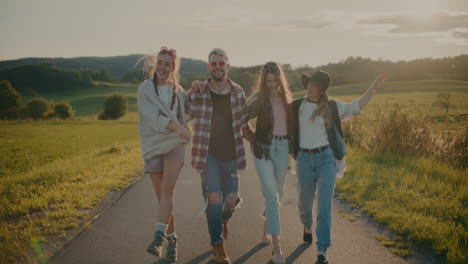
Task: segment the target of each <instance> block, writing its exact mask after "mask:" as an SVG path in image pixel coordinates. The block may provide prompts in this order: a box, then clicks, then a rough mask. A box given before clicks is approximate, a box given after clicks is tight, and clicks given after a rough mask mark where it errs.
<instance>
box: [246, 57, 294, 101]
mask: <svg viewBox="0 0 468 264" xmlns="http://www.w3.org/2000/svg"><path fill="white" fill-rule="evenodd" d="M269 73H271V74H273V75H274V76H275V78H276V79H277V80H278V81H279V83H280V84H279V86H280V96H281V98H282V99H283V103H284V104H285V105H286V104H289V103H291V102H292V101H293V96H292V93H291V90H289V83H288V80H287V79H286V75H285V74H284V71H283V68H282V67H281V65H280V64H278V63H276V62H267V63H265V65H263V67H262V69H261V70H260V73H259V74H258V78H257V82H256V84H255V87H254V89H253V90H254V92H253V93H252V95H251V96H250V97H252V96H254V95H255V94H258V97H259V101H260V107H261V108H262V109H263V107H265V106H266V105H267V102H268V101H269V100H270V89H268V87H267V86H266V77H267V75H268V74H269Z"/></svg>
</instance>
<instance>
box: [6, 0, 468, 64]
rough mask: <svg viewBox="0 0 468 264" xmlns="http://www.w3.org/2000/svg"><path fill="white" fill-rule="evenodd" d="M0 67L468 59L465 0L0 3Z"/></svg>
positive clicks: (35, 0) (59, 0)
mask: <svg viewBox="0 0 468 264" xmlns="http://www.w3.org/2000/svg"><path fill="white" fill-rule="evenodd" d="M0 33H1V36H2V38H1V45H0V60H8V59H17V58H23V57H66V58H68V57H79V56H114V55H128V54H149V53H154V52H156V51H158V50H159V48H160V47H161V46H169V47H171V48H175V49H176V50H177V53H178V54H179V55H180V56H182V57H187V58H194V59H202V60H205V61H206V60H207V58H206V57H207V54H208V53H209V51H210V50H211V49H212V48H215V47H221V48H224V49H225V50H227V52H228V53H229V56H230V60H231V63H232V64H233V65H236V66H250V65H258V64H262V63H265V62H267V61H270V60H273V61H277V62H280V63H290V64H292V65H294V66H298V65H303V64H308V65H311V66H317V65H321V64H326V63H329V62H338V61H340V60H342V59H346V58H347V57H348V56H362V57H369V58H373V59H378V58H382V59H389V60H393V61H395V60H409V59H414V58H426V57H434V58H440V57H445V56H455V55H459V54H462V53H465V54H468V1H466V0H445V1H442V0H387V1H380V0H327V1H323V0H322V1H314V0H297V1H296V0H289V1H285V0H280V1H276V0H230V1H228V0H189V1H177V0H166V1H159V0H134V1H128V0H74V1H70V0H0Z"/></svg>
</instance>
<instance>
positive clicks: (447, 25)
mask: <svg viewBox="0 0 468 264" xmlns="http://www.w3.org/2000/svg"><path fill="white" fill-rule="evenodd" d="M359 23H360V24H374V25H392V27H391V28H389V29H388V33H429V32H447V31H451V30H456V29H463V30H468V14H467V13H464V14H449V13H437V14H433V15H432V16H429V17H418V16H412V15H394V16H387V17H380V18H369V19H363V20H360V21H359ZM459 36H464V37H466V34H459Z"/></svg>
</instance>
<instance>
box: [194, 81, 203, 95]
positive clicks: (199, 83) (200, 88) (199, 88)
mask: <svg viewBox="0 0 468 264" xmlns="http://www.w3.org/2000/svg"><path fill="white" fill-rule="evenodd" d="M190 89H192V90H195V91H197V92H199V93H202V92H203V91H204V90H205V84H204V83H203V82H202V81H198V80H194V81H193V82H192V87H191V88H190Z"/></svg>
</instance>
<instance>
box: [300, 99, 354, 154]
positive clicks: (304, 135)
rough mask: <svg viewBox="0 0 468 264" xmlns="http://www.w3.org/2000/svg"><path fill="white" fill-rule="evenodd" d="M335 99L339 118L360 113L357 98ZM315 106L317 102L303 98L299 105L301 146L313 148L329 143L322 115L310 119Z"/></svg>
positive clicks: (346, 117)
mask: <svg viewBox="0 0 468 264" xmlns="http://www.w3.org/2000/svg"><path fill="white" fill-rule="evenodd" d="M335 101H336V105H337V108H338V115H339V116H340V119H341V120H344V119H350V118H352V117H354V116H357V115H359V114H361V108H360V106H359V99H356V100H354V101H353V102H352V103H345V102H341V101H338V100H335ZM317 107H318V104H317V103H312V102H310V101H308V100H304V101H303V102H302V104H301V106H300V107H299V138H300V140H299V142H300V147H301V148H306V149H314V148H318V147H322V146H325V145H328V144H329V142H328V136H327V129H326V127H325V120H324V119H323V117H321V116H317V117H316V118H315V120H314V121H313V122H312V120H311V116H312V113H313V112H314V111H315V109H317Z"/></svg>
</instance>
